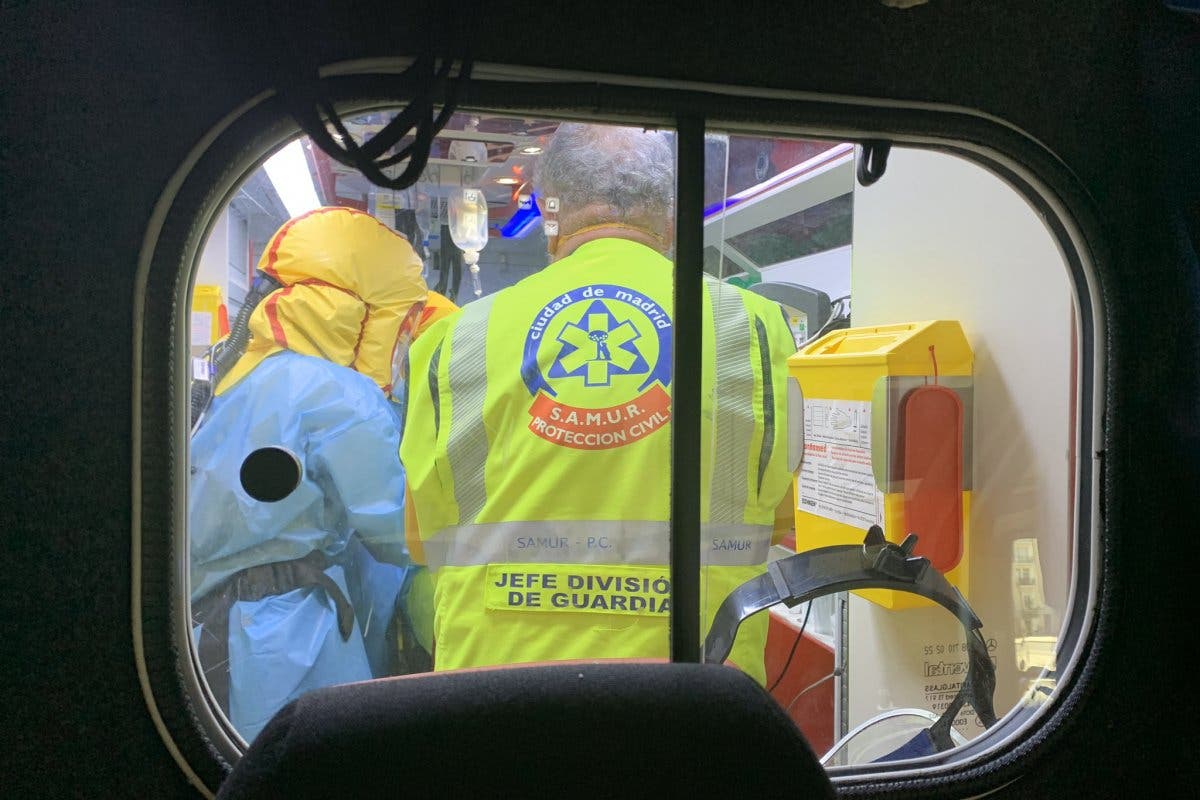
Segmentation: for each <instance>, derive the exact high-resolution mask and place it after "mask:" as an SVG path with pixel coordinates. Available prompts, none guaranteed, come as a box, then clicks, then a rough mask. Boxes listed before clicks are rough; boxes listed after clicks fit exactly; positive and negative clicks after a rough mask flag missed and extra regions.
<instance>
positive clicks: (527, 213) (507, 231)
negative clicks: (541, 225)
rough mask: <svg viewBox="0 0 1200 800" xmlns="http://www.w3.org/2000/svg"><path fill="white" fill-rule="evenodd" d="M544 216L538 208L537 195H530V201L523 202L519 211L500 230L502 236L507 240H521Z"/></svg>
mask: <svg viewBox="0 0 1200 800" xmlns="http://www.w3.org/2000/svg"><path fill="white" fill-rule="evenodd" d="M541 216H542V210H541V209H540V208H538V203H537V195H535V194H532V193H531V194H530V195H529V199H528V200H522V201H521V202H520V203H519V204H518V205H517V211H516V213H515V214H513V215H512V216H511V217H510V218H509V220H508V222H506V223H504V227H502V228H501V229H500V235H501V236H503V237H504V238H505V239H520V238H521V237H522V236H525V235H526V234H527V233H529V232H530V231H531V230H533V224H534V223H535V222H537V221H538V220H539V219H540V218H541Z"/></svg>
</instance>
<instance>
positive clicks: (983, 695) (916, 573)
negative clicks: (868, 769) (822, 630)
mask: <svg viewBox="0 0 1200 800" xmlns="http://www.w3.org/2000/svg"><path fill="white" fill-rule="evenodd" d="M916 543H917V537H916V535H915V534H909V535H908V537H907V538H906V539H905V540H904V542H903V543H902V544H899V545H896V544H892V543H891V542H888V541H887V540H886V539H884V536H883V530H882V529H881V528H879V526H878V525H873V526H871V529H870V530H869V531H867V536H866V539H865V540H864V541H863V543H862V544H861V545H856V544H846V545H834V546H832V547H821V548H818V549H816V550H808V551H806V552H803V553H797V554H796V555H794V556H789V557H787V558H783V559H780V560H778V561H772V562H770V563H769V564H767V571H766V572H765V573H764V574H762V575H759V576H758V577H756V578H752V579H750V580H749V581H746V582H745V583H743V584H742V585H741V586H739V587H738V588H736V589H734V590H733V591H732V592H730V594H729V596H728V597H726V598H725V600H724V602H722V603H721V607H720V608H719V609H717V613H716V616H715V617H714V618H713V624H712V627H711V628H710V629H709V632H708V636H707V637H706V638H705V640H704V661H705V662H709V663H720V662H722V661H724V660H725V659H726V658H727V657H728V656H729V652H730V650H732V649H733V640H734V638H735V637H736V636H737V631H738V627H739V626H740V625H741V623H742V622H743V621H744V620H745V619H747V618H748V617H751V616H753V615H754V614H757V613H758V612H760V611H762V610H763V609H766V608H770V607H771V606H773V605H775V604H777V603H784V604H786V605H787V606H788V607H792V606H796V605H799V604H800V603H804V602H808V601H811V600H813V599H815V598H817V597H822V596H824V595H827V594H833V593H835V592H845V591H851V590H854V589H893V590H897V591H902V592H911V593H912V594H916V595H920V596H921V597H925V598H928V599H930V600H932V601H934V602H935V603H937V604H938V605H940V606H942V607H943V608H945V609H946V610H948V611H949V612H950V613H952V614H954V616H955V618H956V619H958V621H959V622H960V623H962V626H963V628H965V629H966V632H967V652H968V655H967V658H968V661H967V675H966V677H965V678H964V679H963V682H962V686H961V687H960V689H959V691H958V694H957V695H956V696H955V698H954V700H953V701H952V702H951V703H950V705H949V706H948V707H947V708H946V710H945V711H944V712H943V713H942V716H941V717H940V718H938V721H937V722H935V723H934V725H933V726H932V727H931V728H930V735H931V737H932V738H933V741H934V743H935V744H936V745H937V747H938V749H939V751H940V750H948V749H950V748H951V747H952V746H953V744H952V743H951V741H950V726H951V725H952V724H953V722H954V718H955V717H956V716H958V712H959V711H960V710H961V709H962V707H963V705H964V704H968V703H969V704H970V706H971V707H972V708H973V709H975V713H976V714H978V715H979V720H980V721H981V722H982V723H983V724H984V726H985V727H991V726H992V725H994V724H995V723H996V714H995V710H994V709H993V705H992V695H993V693H994V692H995V689H996V668H995V665H993V664H992V660H991V658H990V657H988V653H987V643H986V642H984V640H983V636H982V635H980V633H979V629H980V628H982V627H983V623H982V622H980V620H979V618H978V617H977V616H975V612H974V611H972V610H971V607H970V606H969V605H968V604H967V601H966V600H965V599H964V598H963V596H962V594H961V593H959V591H958V589H956V588H954V587H953V586H951V585H950V582H949V581H947V580H946V578H945V577H944V576H943V575H942V574H941V573H940V572H938V571H937V570H935V569H933V568H932V567H931V566H930V564H929V559H927V558H923V557H921V556H914V555H913V554H912V553H913V548H914V547H916Z"/></svg>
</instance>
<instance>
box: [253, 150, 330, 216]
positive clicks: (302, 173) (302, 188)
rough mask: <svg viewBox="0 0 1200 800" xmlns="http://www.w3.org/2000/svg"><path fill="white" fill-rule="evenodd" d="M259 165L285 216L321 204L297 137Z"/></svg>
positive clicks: (309, 209)
mask: <svg viewBox="0 0 1200 800" xmlns="http://www.w3.org/2000/svg"><path fill="white" fill-rule="evenodd" d="M263 166H264V167H265V168H266V170H267V177H268V178H270V179H271V184H272V185H273V186H274V187H275V192H276V193H277V194H278V195H279V199H280V200H282V201H283V207H284V208H286V209H287V212H288V216H290V217H298V216H300V215H301V214H303V213H305V212H307V211H312V210H313V209H314V208H320V207H321V199H320V198H319V197H317V190H316V188H315V187H314V186H313V178H312V173H311V172H309V170H308V159H307V158H305V157H304V149H303V148H302V147H301V146H300V140H299V139H296V140H295V141H293V142H291V143H290V144H288V145H287V146H286V147H284V148H283V149H282V150H280V151H279V152H278V153H276V154H275V155H273V156H271V157H270V158H268V159H267V163H266V164H264V165H263Z"/></svg>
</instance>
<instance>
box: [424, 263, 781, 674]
mask: <svg viewBox="0 0 1200 800" xmlns="http://www.w3.org/2000/svg"><path fill="white" fill-rule="evenodd" d="M672 273H673V265H672V263H671V262H670V261H669V260H668V259H666V258H664V257H663V256H662V255H660V254H659V253H657V252H655V251H653V250H652V249H650V248H648V247H645V246H643V245H641V244H638V243H635V242H631V241H628V240H625V239H601V240H596V241H592V242H589V243H586V244H584V245H581V246H580V247H579V248H578V249H577V250H576V251H575V252H574V253H573V254H572V255H570V256H569V257H567V258H564V259H562V260H560V261H558V262H555V263H554V264H551V265H550V266H549V267H547V268H546V269H544V270H542V271H541V272H539V273H537V274H535V275H532V276H530V277H528V278H526V279H525V280H523V281H521V282H520V283H518V284H516V285H515V286H512V287H510V288H509V289H506V290H504V291H502V292H500V293H498V294H495V295H492V296H489V297H485V298H483V299H481V300H477V301H475V302H473V303H471V304H469V305H467V306H465V307H464V308H463V309H462V311H461V312H460V313H457V314H455V315H452V316H450V317H448V318H447V319H445V320H442V321H441V322H439V323H437V324H436V325H434V326H433V327H431V328H430V329H429V330H428V331H427V332H426V333H425V335H423V336H422V337H421V338H420V339H418V340H417V342H416V343H415V344H414V345H413V348H412V352H411V358H412V360H411V368H410V372H409V376H410V377H409V382H410V383H409V390H408V397H409V401H408V402H409V405H408V409H407V414H406V420H407V422H406V427H405V432H404V438H403V442H402V444H401V448H400V452H401V457H402V460H403V462H404V466H405V469H406V470H407V479H408V488H409V491H410V496H411V499H412V504H413V506H414V507H415V512H416V513H415V516H416V523H417V524H416V526H415V527H416V529H417V530H416V531H415V532H414V531H410V532H409V533H410V548H411V549H412V550H413V551H414V553H417V554H420V553H421V552H422V551H423V556H424V559H425V560H426V562H427V563H428V565H429V566H430V568H431V569H433V570H434V571H435V572H434V574H435V580H436V588H435V596H434V608H435V617H434V636H435V643H436V644H435V646H436V655H435V666H436V668H437V669H454V668H461V667H476V666H485V665H491V664H507V663H524V662H537V661H555V660H566V659H595V658H652V657H661V658H666V657H667V655H668V649H669V647H668V644H669V643H668V615H669V613H670V605H669V602H668V597H669V591H670V583H669V573H668V568H667V564H668V561H669V557H668V553H669V549H670V548H669V535H668V519H669V493H670V463H671V433H670V431H671V422H670V419H671V411H670V398H671V387H672V375H671V358H672V356H671V354H672V344H673V341H674V340H673V334H674V317H673V314H674V309H673V308H672V292H673V287H672ZM705 284H706V291H705V292H704V293H703V302H704V358H705V364H704V371H703V375H702V380H703V409H702V425H703V431H702V433H703V437H704V438H703V462H702V465H701V471H702V475H701V481H702V485H701V487H700V493H701V503H702V506H701V507H702V526H703V530H702V554H701V555H702V564H703V566H702V570H703V575H702V582H701V592H702V604H701V605H702V610H703V614H704V621H705V628H704V629H705V630H707V626H708V625H709V624H711V622H712V618H713V615H714V614H715V612H716V609H717V608H718V607H719V605H720V603H721V601H722V600H723V599H724V598H725V596H726V595H727V594H728V593H729V591H730V590H732V589H733V588H735V587H736V586H738V585H739V584H741V583H742V582H743V581H745V580H747V579H749V578H751V577H754V576H755V575H757V574H759V573H761V572H762V571H763V569H764V568H765V566H764V565H765V563H766V560H767V551H768V549H769V547H770V544H771V534H772V529H773V524H774V520H775V508H776V506H777V505H778V504H779V502H780V500H781V499H782V498H783V497H784V495H785V493H786V491H787V489H788V487H789V486H790V481H791V472H790V470H789V467H788V458H789V457H788V452H787V450H788V447H787V430H786V429H787V416H786V413H787V412H786V409H787V397H786V395H787V388H786V377H787V368H786V359H787V357H788V356H789V355H790V354H791V353H792V351H793V350H794V349H795V348H794V341H793V339H792V335H791V332H790V330H789V329H788V326H787V323H786V321H785V320H784V319H783V316H782V314H781V313H780V310H779V308H778V306H776V305H775V304H774V303H772V302H771V301H769V300H766V299H765V298H761V297H758V296H756V295H753V294H750V293H748V292H744V291H742V290H740V289H737V288H735V287H732V286H729V285H727V284H723V283H720V282H718V281H715V280H706V282H705ZM413 534H415V535H413ZM766 628H767V620H766V615H758V616H757V617H755V618H753V619H751V620H748V621H747V622H746V623H745V624H743V625H742V627H741V631H740V633H739V635H738V638H737V642H736V644H735V646H734V648H733V652H732V656H731V660H732V661H734V662H735V663H737V664H738V666H740V667H741V668H742V669H743V670H745V671H746V672H747V673H748V674H750V675H751V676H753V677H755V678H757V679H758V680H759V681H760V682H762V681H763V680H764V676H763V650H764V646H765V642H766Z"/></svg>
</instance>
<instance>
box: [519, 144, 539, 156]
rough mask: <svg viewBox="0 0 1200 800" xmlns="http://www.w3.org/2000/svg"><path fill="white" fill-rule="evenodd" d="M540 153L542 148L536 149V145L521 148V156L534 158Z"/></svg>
mask: <svg viewBox="0 0 1200 800" xmlns="http://www.w3.org/2000/svg"><path fill="white" fill-rule="evenodd" d="M540 152H542V148H540V147H538V146H537V145H536V144H531V145H528V146H526V147H522V148H521V153H522V155H527V156H536V155H537V154H538V153H540Z"/></svg>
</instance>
